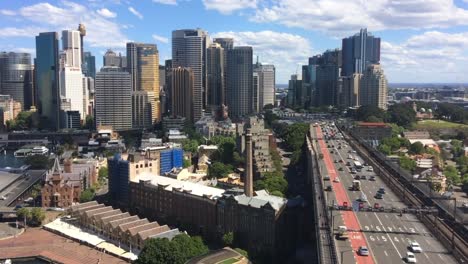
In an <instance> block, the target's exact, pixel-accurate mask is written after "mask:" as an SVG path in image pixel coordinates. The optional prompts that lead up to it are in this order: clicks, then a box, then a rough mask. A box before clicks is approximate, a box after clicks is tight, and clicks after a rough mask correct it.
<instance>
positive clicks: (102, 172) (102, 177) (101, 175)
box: [98, 167, 109, 182]
mask: <svg viewBox="0 0 468 264" xmlns="http://www.w3.org/2000/svg"><path fill="white" fill-rule="evenodd" d="M108 175H109V169H108V168H107V167H101V168H99V172H98V179H99V182H104V181H106V179H107V177H108Z"/></svg>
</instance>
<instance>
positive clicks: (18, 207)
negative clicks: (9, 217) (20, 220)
mask: <svg viewBox="0 0 468 264" xmlns="http://www.w3.org/2000/svg"><path fill="white" fill-rule="evenodd" d="M21 208H23V206H22V205H21V204H17V205H16V206H15V210H18V209H21Z"/></svg>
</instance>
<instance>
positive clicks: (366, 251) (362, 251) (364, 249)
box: [358, 246, 411, 256]
mask: <svg viewBox="0 0 468 264" xmlns="http://www.w3.org/2000/svg"><path fill="white" fill-rule="evenodd" d="M410 253H411V252H410ZM358 254H359V255H361V256H369V249H367V247H365V246H360V247H359V249H358Z"/></svg>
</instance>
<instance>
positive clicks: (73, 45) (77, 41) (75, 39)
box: [62, 30, 82, 69]
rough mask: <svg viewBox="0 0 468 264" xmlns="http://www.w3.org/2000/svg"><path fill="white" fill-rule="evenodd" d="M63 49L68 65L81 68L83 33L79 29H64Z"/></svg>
mask: <svg viewBox="0 0 468 264" xmlns="http://www.w3.org/2000/svg"><path fill="white" fill-rule="evenodd" d="M62 50H63V51H64V53H65V62H66V64H67V66H70V67H74V68H80V69H81V50H82V47H81V35H80V31H77V30H64V31H62Z"/></svg>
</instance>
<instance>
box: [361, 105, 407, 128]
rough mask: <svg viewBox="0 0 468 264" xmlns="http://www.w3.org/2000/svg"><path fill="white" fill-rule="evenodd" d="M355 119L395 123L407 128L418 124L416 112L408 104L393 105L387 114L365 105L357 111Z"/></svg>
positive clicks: (375, 107)
mask: <svg viewBox="0 0 468 264" xmlns="http://www.w3.org/2000/svg"><path fill="white" fill-rule="evenodd" d="M355 119H356V120H358V121H365V122H389V123H395V124H397V125H398V126H402V127H406V128H407V127H410V126H411V125H412V124H413V123H414V122H416V112H415V111H414V110H413V108H412V106H411V105H410V104H408V103H406V104H394V105H391V106H390V107H389V108H388V110H387V111H386V112H385V111H384V110H382V109H380V108H378V107H377V106H373V105H364V106H361V107H359V109H358V110H357V111H356V114H355Z"/></svg>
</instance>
